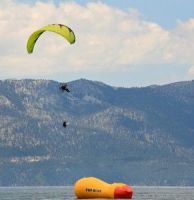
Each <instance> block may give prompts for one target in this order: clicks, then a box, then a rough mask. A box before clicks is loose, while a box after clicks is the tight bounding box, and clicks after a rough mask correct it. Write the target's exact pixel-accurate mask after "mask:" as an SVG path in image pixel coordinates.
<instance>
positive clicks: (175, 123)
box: [0, 79, 194, 186]
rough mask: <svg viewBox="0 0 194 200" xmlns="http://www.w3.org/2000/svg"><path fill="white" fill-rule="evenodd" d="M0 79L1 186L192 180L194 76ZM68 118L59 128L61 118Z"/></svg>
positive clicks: (183, 182)
mask: <svg viewBox="0 0 194 200" xmlns="http://www.w3.org/2000/svg"><path fill="white" fill-rule="evenodd" d="M68 87H69V89H70V91H71V92H70V93H63V92H61V91H60V90H59V83H58V82H57V81H52V80H33V79H24V80H4V81H0V119H1V121H0V158H1V159H0V185H1V186H7V185H9V186H10V185H63V184H64V183H66V184H73V183H74V181H75V180H76V179H78V178H80V177H82V176H97V177H100V178H103V179H105V180H107V181H118V180H119V181H124V182H127V183H130V184H135V185H194V178H192V177H194V171H193V167H192V166H193V164H194V144H193V141H194V123H193V120H194V107H193V104H194V93H193V91H194V82H193V81H185V82H178V83H172V84H166V85H162V86H154V87H153V86H147V87H140V88H139V87H137V88H136V87H132V88H122V87H113V86H109V85H107V84H104V83H101V82H98V81H90V80H86V79H79V80H75V81H71V82H69V83H68ZM64 120H67V121H68V123H69V124H68V127H67V128H66V129H64V128H63V127H62V123H63V121H64Z"/></svg>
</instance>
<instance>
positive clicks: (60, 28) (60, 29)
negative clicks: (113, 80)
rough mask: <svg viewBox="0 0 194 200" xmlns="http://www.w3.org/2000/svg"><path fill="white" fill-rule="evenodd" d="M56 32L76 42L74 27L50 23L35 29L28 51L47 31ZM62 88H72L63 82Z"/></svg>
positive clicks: (30, 38) (28, 43)
mask: <svg viewBox="0 0 194 200" xmlns="http://www.w3.org/2000/svg"><path fill="white" fill-rule="evenodd" d="M45 31H49V32H54V33H57V34H58V35H60V36H62V37H64V38H65V39H66V40H67V41H68V42H69V43H70V44H73V43H75V34H74V32H73V30H72V29H70V28H69V27H68V26H66V25H63V24H49V25H47V26H44V27H42V28H40V29H38V30H36V31H34V32H33V33H32V34H31V35H30V37H29V38H28V41H27V45H26V48H27V51H28V53H29V54H30V53H32V52H33V50H34V46H35V44H36V42H37V40H38V38H39V37H40V36H41V35H42V34H43V33H44V32H45ZM60 89H61V90H62V91H66V92H70V90H69V89H68V88H67V84H61V85H60ZM63 127H65V128H66V127H67V122H66V121H64V122H63Z"/></svg>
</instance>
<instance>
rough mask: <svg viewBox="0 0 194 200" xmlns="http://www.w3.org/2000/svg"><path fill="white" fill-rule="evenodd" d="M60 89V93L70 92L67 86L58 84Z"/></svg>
mask: <svg viewBox="0 0 194 200" xmlns="http://www.w3.org/2000/svg"><path fill="white" fill-rule="evenodd" d="M60 89H61V90H62V91H66V92H70V90H69V89H68V88H67V84H66V83H61V84H60Z"/></svg>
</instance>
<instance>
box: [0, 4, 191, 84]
mask: <svg viewBox="0 0 194 200" xmlns="http://www.w3.org/2000/svg"><path fill="white" fill-rule="evenodd" d="M0 23H1V24H2V26H1V27H0V45H1V47H2V48H1V50H0V79H7V78H16V79H22V78H37V79H38V78H44V79H54V80H58V81H71V80H74V79H78V78H87V79H90V80H98V81H103V82H105V83H107V84H111V85H115V86H124V87H131V86H146V85H152V84H166V83H170V82H175V81H184V80H191V79H193V78H194V56H193V53H194V1H193V0H162V1H159V0H120V1H118V0H117V1H116V0H107V1H89V0H76V1H59V0H55V1H46V0H42V1H41V0H39V1H36V0H1V1H0ZM49 23H64V24H66V25H69V26H70V27H71V28H72V29H73V30H74V31H75V34H76V37H77V41H76V43H75V45H67V43H65V42H64V41H63V39H62V38H59V37H56V36H55V35H54V34H49V33H45V34H43V35H42V36H41V39H39V40H38V42H37V44H36V47H35V51H34V53H33V54H32V55H28V54H27V53H26V49H25V45H26V40H27V38H28V37H29V35H30V34H31V33H32V32H33V31H34V30H36V29H38V28H40V27H41V26H44V25H47V24H49ZM11 27H15V29H14V30H13V29H12V28H11Z"/></svg>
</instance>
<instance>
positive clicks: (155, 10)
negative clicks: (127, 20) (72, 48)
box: [23, 0, 194, 28]
mask: <svg viewBox="0 0 194 200" xmlns="http://www.w3.org/2000/svg"><path fill="white" fill-rule="evenodd" d="M42 1H43V2H48V1H47V0H42ZM23 2H31V3H34V2H37V0H23ZM53 2H55V3H56V4H59V3H61V2H68V1H67V0H66V1H65V0H63V1H60V0H54V1H53ZM75 2H78V3H80V4H82V5H85V4H87V3H88V2H98V1H89V0H75ZM101 2H104V3H107V4H109V5H112V6H114V7H118V8H121V9H128V8H136V9H138V10H139V11H140V13H141V14H142V15H144V17H145V18H146V19H148V20H152V21H155V22H157V23H159V24H160V25H162V26H163V27H165V28H173V27H174V26H175V25H176V22H177V20H179V19H180V20H183V21H185V20H187V19H189V18H192V17H193V16H194V1H193V0H106V1H103V0H102V1H101Z"/></svg>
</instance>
